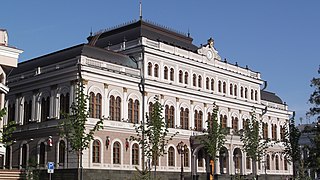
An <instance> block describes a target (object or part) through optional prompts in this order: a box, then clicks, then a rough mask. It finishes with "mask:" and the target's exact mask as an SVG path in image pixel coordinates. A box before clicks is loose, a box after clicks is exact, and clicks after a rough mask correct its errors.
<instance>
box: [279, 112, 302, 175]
mask: <svg viewBox="0 0 320 180" xmlns="http://www.w3.org/2000/svg"><path fill="white" fill-rule="evenodd" d="M294 117H295V113H293V116H292V117H291V118H290V120H289V123H288V124H287V125H286V126H285V132H284V136H285V138H284V141H283V144H284V146H285V149H284V154H285V157H286V158H287V160H288V162H292V163H293V171H294V175H295V173H296V167H298V165H299V162H300V158H301V152H300V147H299V139H300V136H301V132H300V131H299V129H298V128H297V127H296V126H295V120H294ZM288 126H289V127H288Z"/></svg>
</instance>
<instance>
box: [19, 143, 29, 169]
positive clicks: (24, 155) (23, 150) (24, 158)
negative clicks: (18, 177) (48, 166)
mask: <svg viewBox="0 0 320 180" xmlns="http://www.w3.org/2000/svg"><path fill="white" fill-rule="evenodd" d="M27 156H28V149H27V144H23V145H22V148H21V168H26V167H27V158H28V157H27Z"/></svg>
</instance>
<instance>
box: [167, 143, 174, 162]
mask: <svg viewBox="0 0 320 180" xmlns="http://www.w3.org/2000/svg"><path fill="white" fill-rule="evenodd" d="M174 154H175V152H174V148H173V147H169V150H168V166H174V159H175V158H174Z"/></svg>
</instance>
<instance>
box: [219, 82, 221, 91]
mask: <svg viewBox="0 0 320 180" xmlns="http://www.w3.org/2000/svg"><path fill="white" fill-rule="evenodd" d="M218 92H219V93H221V81H218Z"/></svg>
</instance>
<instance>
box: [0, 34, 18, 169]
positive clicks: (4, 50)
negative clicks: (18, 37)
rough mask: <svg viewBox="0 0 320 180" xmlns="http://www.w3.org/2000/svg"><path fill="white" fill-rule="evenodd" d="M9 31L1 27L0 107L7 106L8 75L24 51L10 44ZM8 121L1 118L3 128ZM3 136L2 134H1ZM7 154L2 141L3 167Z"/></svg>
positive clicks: (1, 157)
mask: <svg viewBox="0 0 320 180" xmlns="http://www.w3.org/2000/svg"><path fill="white" fill-rule="evenodd" d="M8 39H9V38H8V32H7V30H5V29H0V109H3V108H4V107H5V96H6V94H8V92H9V87H8V86H7V76H8V74H10V72H11V71H12V69H13V68H16V67H17V65H18V58H19V55H20V54H21V53H22V52H23V51H22V50H20V49H17V48H15V47H12V46H9V40H8ZM5 124H6V122H4V121H3V119H1V120H0V127H1V129H2V128H3V125H5ZM0 138H2V134H0ZM4 156H5V147H4V144H3V143H0V167H3V163H4Z"/></svg>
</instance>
